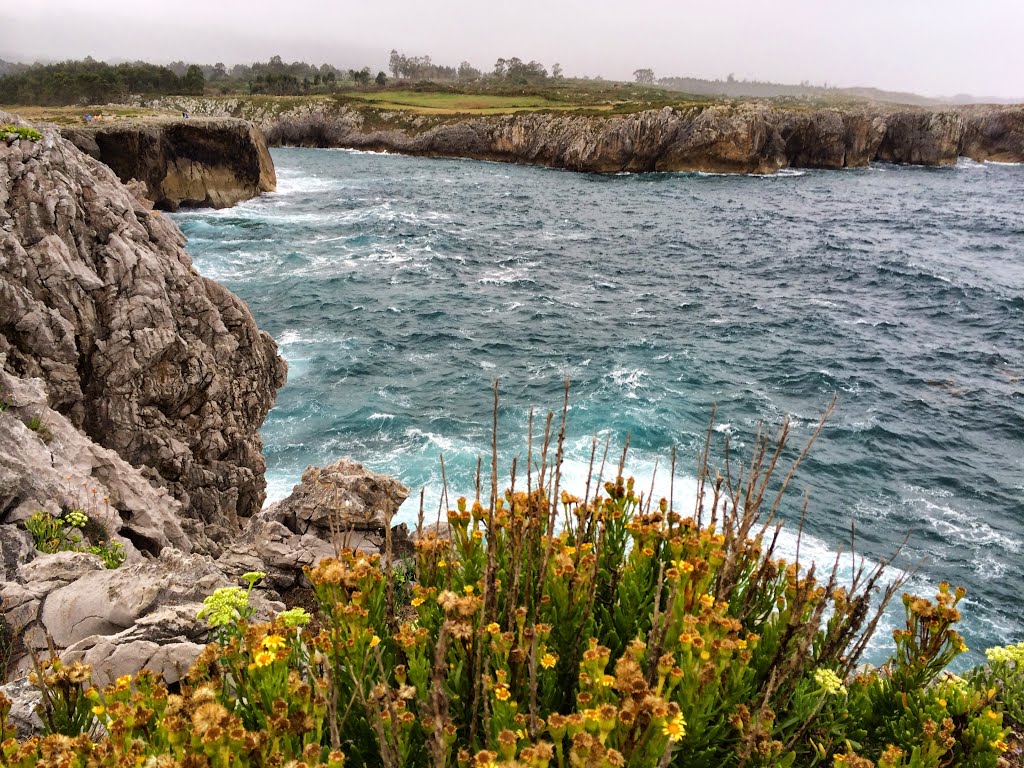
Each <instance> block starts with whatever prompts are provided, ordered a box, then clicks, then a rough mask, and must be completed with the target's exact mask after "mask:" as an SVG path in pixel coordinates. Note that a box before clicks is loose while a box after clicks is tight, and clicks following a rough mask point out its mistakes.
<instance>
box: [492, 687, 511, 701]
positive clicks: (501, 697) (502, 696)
mask: <svg viewBox="0 0 1024 768" xmlns="http://www.w3.org/2000/svg"><path fill="white" fill-rule="evenodd" d="M494 695H495V696H496V697H497V699H498V701H508V700H509V699H510V698H512V694H511V693H509V690H508V686H507V685H499V686H498V687H497V688H495V689H494Z"/></svg>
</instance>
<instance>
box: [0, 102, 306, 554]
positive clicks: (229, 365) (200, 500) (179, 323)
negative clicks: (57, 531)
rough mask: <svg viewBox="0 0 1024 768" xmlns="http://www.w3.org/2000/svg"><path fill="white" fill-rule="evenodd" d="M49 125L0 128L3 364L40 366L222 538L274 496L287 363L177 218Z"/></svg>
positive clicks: (26, 371)
mask: <svg viewBox="0 0 1024 768" xmlns="http://www.w3.org/2000/svg"><path fill="white" fill-rule="evenodd" d="M13 120H14V118H13V117H12V116H10V115H5V114H0V121H2V122H12V121H13ZM42 130H43V134H44V137H43V139H42V140H40V141H29V140H20V141H14V142H13V143H11V144H6V143H4V142H0V206H2V207H0V353H5V355H6V356H5V358H4V363H3V368H4V370H5V371H7V372H8V373H9V374H10V375H12V376H14V377H17V378H20V379H28V378H38V379H40V380H41V381H42V386H43V387H44V388H45V392H46V398H47V401H48V406H49V407H50V408H52V409H53V410H54V411H56V412H57V413H59V414H61V415H62V416H63V417H64V418H66V419H67V421H68V422H70V424H71V425H73V426H74V427H75V428H76V429H78V430H80V431H81V432H82V433H83V434H84V435H85V436H86V437H88V438H89V439H90V440H92V441H93V442H95V443H96V444H98V445H99V446H102V447H104V448H108V449H110V450H112V451H113V452H114V453H116V454H117V455H118V456H120V457H121V458H122V459H124V460H125V461H126V462H128V463H129V464H131V465H132V466H134V467H136V468H138V469H139V470H140V471H141V472H142V473H143V475H144V476H145V477H146V478H147V479H148V480H150V481H151V482H152V483H154V484H156V485H158V486H160V487H163V488H165V489H166V490H167V491H168V492H169V493H170V495H171V496H172V497H173V498H174V499H176V500H177V501H178V502H179V503H180V505H181V512H182V517H183V518H190V519H192V520H194V521H198V522H200V523H201V524H202V526H203V530H204V532H205V534H206V537H207V540H209V541H212V542H217V541H220V540H224V539H225V538H227V537H228V536H229V535H230V534H232V533H234V532H237V531H238V530H239V529H240V527H241V522H240V518H245V517H249V516H250V515H253V514H255V513H256V512H257V511H258V510H259V509H260V508H261V507H262V505H263V501H264V498H265V495H266V491H265V489H266V483H265V480H264V476H263V473H264V469H265V462H264V459H263V456H262V453H261V448H262V444H261V441H260V436H259V432H258V429H259V427H260V425H261V424H262V422H263V419H264V418H265V416H266V414H267V411H268V410H269V409H270V406H271V405H272V404H273V402H274V398H275V393H276V391H277V389H278V388H279V387H280V386H281V385H282V384H283V383H284V379H285V371H286V368H285V364H284V361H283V360H281V358H280V357H279V356H278V355H277V347H276V345H275V344H274V341H273V340H272V339H271V338H270V336H268V335H267V334H266V333H263V332H262V331H260V330H259V328H257V326H256V323H255V321H254V320H253V318H252V315H251V314H250V313H249V310H248V308H247V307H246V306H245V304H244V303H243V302H242V301H241V300H239V299H238V298H237V297H235V296H234V295H232V294H231V293H230V292H229V291H227V290H226V289H225V288H224V287H223V286H221V285H218V284H217V283H215V282H213V281H211V280H207V279H205V278H203V277H202V276H201V275H200V274H199V273H198V272H196V270H195V269H194V268H193V267H192V263H191V260H190V259H189V257H188V254H187V253H185V251H184V250H183V248H182V246H183V245H184V242H185V239H184V237H183V236H182V234H181V232H180V230H178V228H177V226H176V225H175V224H174V223H173V222H172V221H170V219H168V218H167V217H166V216H164V215H163V214H161V213H159V212H158V211H152V210H150V209H149V208H148V207H147V206H146V205H145V204H144V203H143V202H142V201H140V200H139V199H137V198H136V197H134V196H133V195H132V194H131V192H130V191H129V190H128V189H127V188H126V187H125V186H124V185H123V184H122V183H121V182H120V181H119V180H118V179H117V177H116V176H115V175H114V173H113V172H112V171H111V170H110V169H109V168H108V167H107V166H106V165H103V164H102V163H100V162H99V161H97V160H95V159H93V158H91V157H89V156H88V155H85V154H83V153H82V152H80V151H79V150H78V149H77V148H76V147H75V146H74V145H72V144H71V143H70V142H69V141H67V140H65V139H63V138H61V137H60V135H59V134H57V132H56V131H55V130H54V129H52V128H46V127H45V126H43V127H42ZM2 396H3V394H2V393H0V397H2ZM94 474H95V473H94ZM113 495H114V496H115V497H119V496H120V494H117V493H115V494H113ZM22 500H23V499H20V498H11V499H8V500H7V501H6V506H5V507H3V508H0V516H4V515H7V514H9V513H10V512H11V511H12V509H13V507H12V505H13V506H17V505H18V504H20V503H21V501H22ZM40 501H43V500H42V499H40ZM125 503H126V504H128V505H129V506H133V507H134V506H136V504H135V502H134V501H133V502H125ZM137 506H141V504H140V505H137ZM135 514H138V512H136V513H135ZM146 536H147V537H148V536H149V534H146ZM172 538H173V537H172ZM171 540H172V539H171V538H169V539H168V541H171ZM172 543H173V542H172ZM200 543H201V542H199V541H197V542H195V544H196V545H198V544H200ZM157 544H158V545H163V544H164V542H163V541H159V542H157ZM211 551H212V550H211Z"/></svg>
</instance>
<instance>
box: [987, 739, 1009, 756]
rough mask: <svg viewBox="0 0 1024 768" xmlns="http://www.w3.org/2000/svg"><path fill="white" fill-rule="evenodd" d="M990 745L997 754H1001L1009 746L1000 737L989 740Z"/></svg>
mask: <svg viewBox="0 0 1024 768" xmlns="http://www.w3.org/2000/svg"><path fill="white" fill-rule="evenodd" d="M991 746H992V749H994V750H995V751H996V752H998V753H999V754H1002V753H1003V752H1005V751H1006V750H1008V749H1009V748H1010V746H1009V745H1008V744H1007V743H1006V742H1005V741H1003V740H1002V739H996V740H995V741H993V742H991Z"/></svg>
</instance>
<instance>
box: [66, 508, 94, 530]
mask: <svg viewBox="0 0 1024 768" xmlns="http://www.w3.org/2000/svg"><path fill="white" fill-rule="evenodd" d="M64 522H65V523H67V524H68V525H70V526H71V527H72V528H84V527H85V525H86V523H88V522H89V516H88V515H86V514H85V513H84V512H83V511H82V510H80V509H73V510H71V511H70V512H68V513H67V514H66V515H64Z"/></svg>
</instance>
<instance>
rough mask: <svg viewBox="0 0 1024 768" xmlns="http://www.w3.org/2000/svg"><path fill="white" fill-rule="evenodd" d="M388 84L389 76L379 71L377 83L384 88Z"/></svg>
mask: <svg viewBox="0 0 1024 768" xmlns="http://www.w3.org/2000/svg"><path fill="white" fill-rule="evenodd" d="M387 84H388V76H387V75H385V74H384V73H383V72H378V73H377V85H379V86H380V87H381V88H383V87H384V86H385V85H387Z"/></svg>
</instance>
